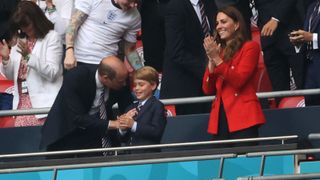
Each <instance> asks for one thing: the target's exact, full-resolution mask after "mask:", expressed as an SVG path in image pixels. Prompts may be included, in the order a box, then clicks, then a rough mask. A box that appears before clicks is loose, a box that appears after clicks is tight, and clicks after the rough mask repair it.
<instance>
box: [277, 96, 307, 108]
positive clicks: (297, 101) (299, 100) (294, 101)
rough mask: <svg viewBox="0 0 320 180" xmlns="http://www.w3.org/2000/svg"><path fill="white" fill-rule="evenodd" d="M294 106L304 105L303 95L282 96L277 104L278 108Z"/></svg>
mask: <svg viewBox="0 0 320 180" xmlns="http://www.w3.org/2000/svg"><path fill="white" fill-rule="evenodd" d="M295 107H305V103H304V97H303V96H296V97H285V98H282V99H281V101H280V103H279V106H278V108H295Z"/></svg>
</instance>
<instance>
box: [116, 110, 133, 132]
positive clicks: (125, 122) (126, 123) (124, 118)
mask: <svg viewBox="0 0 320 180" xmlns="http://www.w3.org/2000/svg"><path fill="white" fill-rule="evenodd" d="M118 120H119V123H120V127H119V128H120V129H121V130H126V129H130V128H132V126H133V123H134V120H133V118H132V117H130V116H129V115H127V114H124V115H121V116H119V117H118Z"/></svg>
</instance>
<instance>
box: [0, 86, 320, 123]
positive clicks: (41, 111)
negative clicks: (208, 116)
mask: <svg viewBox="0 0 320 180" xmlns="http://www.w3.org/2000/svg"><path fill="white" fill-rule="evenodd" d="M315 94H320V89H306V90H294V91H273V92H260V93H257V96H258V98H272V97H287V96H304V95H315ZM214 98H215V96H203V97H190V98H173V99H161V102H163V103H164V104H165V105H170V104H193V103H204V102H211V101H212V100H213V99H214ZM117 107H118V106H117V105H115V106H114V108H117ZM49 110H50V108H49V107H48V108H37V109H25V110H1V111H0V117H1V116H18V115H33V114H48V112H49Z"/></svg>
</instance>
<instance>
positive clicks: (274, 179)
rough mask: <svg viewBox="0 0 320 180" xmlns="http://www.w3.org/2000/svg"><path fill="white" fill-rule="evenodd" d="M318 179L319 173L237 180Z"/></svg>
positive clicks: (239, 179)
mask: <svg viewBox="0 0 320 180" xmlns="http://www.w3.org/2000/svg"><path fill="white" fill-rule="evenodd" d="M313 178H320V173H308V174H293V175H272V176H271V175H270V176H249V177H239V178H237V180H278V179H286V180H289V179H299V180H301V179H313Z"/></svg>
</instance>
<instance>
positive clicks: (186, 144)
mask: <svg viewBox="0 0 320 180" xmlns="http://www.w3.org/2000/svg"><path fill="white" fill-rule="evenodd" d="M297 138H298V136H297V135H290V136H274V137H259V138H244V139H230V140H219V141H200V142H187V143H170V144H155V145H143V146H126V147H116V148H95V149H82V150H67V151H51V152H36V153H19V154H5V155H0V159H4V158H22V157H41V156H53V155H69V154H84V153H97V152H115V155H117V154H118V152H119V151H125V150H141V149H154V148H177V147H191V146H201V145H213V144H230V143H241V142H262V141H281V144H284V141H286V140H294V139H297Z"/></svg>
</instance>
